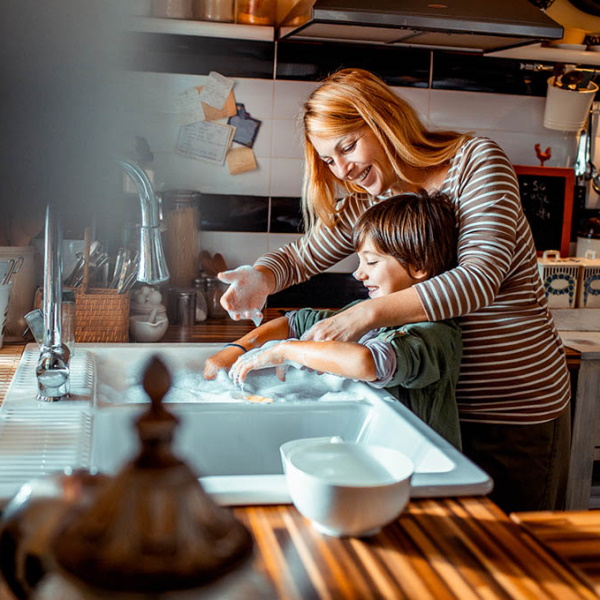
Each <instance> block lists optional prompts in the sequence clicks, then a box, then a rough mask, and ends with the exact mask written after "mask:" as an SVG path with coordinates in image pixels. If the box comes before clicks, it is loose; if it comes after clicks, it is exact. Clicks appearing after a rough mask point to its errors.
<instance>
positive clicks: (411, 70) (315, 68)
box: [276, 40, 430, 87]
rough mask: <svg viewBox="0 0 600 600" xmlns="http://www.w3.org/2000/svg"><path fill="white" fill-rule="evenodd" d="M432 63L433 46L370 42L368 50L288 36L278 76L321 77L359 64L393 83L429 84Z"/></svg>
mask: <svg viewBox="0 0 600 600" xmlns="http://www.w3.org/2000/svg"><path fill="white" fill-rule="evenodd" d="M400 64H401V65H402V68H401V69H399V68H398V65H400ZM429 64H430V52H429V50H422V49H412V48H399V47H393V46H369V47H368V51H366V47H365V46H364V45H362V44H347V43H340V42H319V41H311V42H302V41H286V40H284V41H281V42H279V44H278V48H277V74H276V77H277V79H292V80H293V79H299V80H302V81H320V80H322V79H324V78H325V77H326V76H327V75H329V74H330V73H333V72H334V71H337V70H338V69H340V68H345V67H355V68H361V69H366V70H368V71H372V72H374V73H377V74H378V75H379V76H380V77H382V78H383V79H384V80H385V81H387V82H388V83H389V84H390V85H401V86H408V87H427V86H428V81H429Z"/></svg>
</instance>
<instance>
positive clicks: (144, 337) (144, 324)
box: [129, 315, 169, 342]
mask: <svg viewBox="0 0 600 600" xmlns="http://www.w3.org/2000/svg"><path fill="white" fill-rule="evenodd" d="M168 327H169V319H167V317H166V316H161V315H158V316H157V317H156V320H155V322H154V323H150V321H148V315H132V316H130V317H129V333H130V334H131V337H132V338H133V339H134V340H135V341H136V342H158V341H160V340H162V339H163V337H164V335H165V333H167V328H168Z"/></svg>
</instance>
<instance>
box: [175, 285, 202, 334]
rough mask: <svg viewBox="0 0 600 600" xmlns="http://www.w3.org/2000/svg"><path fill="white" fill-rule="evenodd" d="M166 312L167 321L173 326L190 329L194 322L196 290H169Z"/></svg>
mask: <svg viewBox="0 0 600 600" xmlns="http://www.w3.org/2000/svg"><path fill="white" fill-rule="evenodd" d="M168 311H169V313H168V314H169V320H170V321H171V322H172V323H173V324H174V325H183V326H184V327H191V326H192V325H193V324H194V323H195V322H196V290H195V289H194V288H188V289H182V288H171V289H169V300H168Z"/></svg>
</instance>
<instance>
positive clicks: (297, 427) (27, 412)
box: [0, 344, 492, 505]
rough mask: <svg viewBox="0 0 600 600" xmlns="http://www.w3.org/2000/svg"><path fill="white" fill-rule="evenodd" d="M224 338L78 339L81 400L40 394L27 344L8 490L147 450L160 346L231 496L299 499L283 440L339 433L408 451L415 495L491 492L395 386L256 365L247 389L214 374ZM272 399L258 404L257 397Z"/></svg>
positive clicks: (12, 393)
mask: <svg viewBox="0 0 600 600" xmlns="http://www.w3.org/2000/svg"><path fill="white" fill-rule="evenodd" d="M221 346H222V345H221V344H161V345H155V344H119V345H116V346H115V345H108V344H79V345H78V346H77V349H76V354H75V357H74V359H73V361H72V396H73V397H72V399H69V400H64V401H61V402H57V403H51V404H47V403H41V402H39V401H37V400H35V389H36V381H35V364H36V362H37V357H38V354H39V351H38V349H37V346H35V345H30V346H28V347H27V349H26V350H25V353H24V355H23V358H22V360H21V363H20V365H19V367H18V369H17V373H16V375H15V378H14V380H13V383H12V384H11V387H10V388H9V390H8V392H7V395H6V399H5V401H4V403H3V405H2V407H1V408H0V497H10V496H11V495H12V494H14V492H15V491H16V490H17V489H18V487H19V486H20V485H21V484H22V483H23V482H24V481H26V480H27V479H30V478H32V477H35V476H40V475H43V474H45V473H47V472H51V471H53V470H56V469H61V468H64V467H66V466H72V467H92V466H93V467H97V468H98V469H99V470H101V471H103V472H106V473H109V474H112V473H115V472H116V471H117V470H118V469H119V468H120V466H121V465H122V464H123V463H124V461H126V460H127V459H129V458H131V457H132V456H133V455H134V454H135V452H136V449H137V440H136V437H135V432H134V430H133V429H132V422H133V420H134V419H135V417H136V416H137V415H139V414H140V412H141V411H142V410H143V409H144V406H143V403H144V402H146V401H147V399H146V397H145V394H144V392H143V390H142V388H141V385H140V381H141V375H142V373H143V370H144V367H145V365H146V363H147V360H148V358H149V357H150V356H151V355H153V354H155V353H158V354H160V355H161V357H162V358H163V359H164V360H165V362H166V363H167V364H168V365H169V366H170V369H171V372H172V375H173V386H172V388H171V391H170V392H169V394H168V395H167V397H166V398H165V401H166V402H167V403H168V405H169V409H170V410H172V411H173V412H174V413H175V414H177V415H178V416H179V417H180V419H181V424H180V426H179V429H178V430H177V436H176V443H175V448H176V451H177V453H179V454H180V455H181V456H182V457H183V458H185V459H186V460H187V461H188V463H189V464H190V465H191V466H192V468H194V469H195V470H196V471H197V473H198V474H199V476H200V479H201V481H202V483H203V485H204V487H205V489H206V490H207V491H208V492H210V493H211V494H213V496H214V497H215V499H216V500H217V501H218V502H219V503H221V504H229V505H233V504H270V503H282V502H284V503H285V502H290V498H289V495H288V493H287V488H286V485H285V478H284V476H283V470H282V467H281V462H280V454H279V446H280V445H281V444H282V443H284V442H287V441H289V440H292V439H299V438H311V437H333V436H340V437H342V438H343V439H344V440H346V441H363V442H371V443H376V444H380V445H384V446H389V447H391V448H395V449H397V450H400V451H402V452H404V453H405V454H407V455H408V456H409V457H410V458H411V459H412V461H413V462H414V464H415V466H416V472H415V475H414V476H413V479H412V488H411V496H412V497H439V496H457V495H458V496H464V495H482V494H486V493H488V492H489V491H490V490H491V487H492V482H491V480H490V478H489V477H488V476H487V475H486V474H485V473H484V472H483V471H481V470H480V469H479V468H478V467H476V466H475V465H474V464H473V463H472V462H470V461H469V460H468V459H467V458H465V457H464V456H463V455H462V454H461V453H460V452H458V451H457V450H456V449H455V448H454V447H452V446H451V445H450V444H448V443H447V442H446V441H445V440H444V439H442V438H441V437H440V436H438V435H437V434H436V433H435V432H433V431H432V430H431V429H429V428H428V427H427V426H426V425H424V424H423V423H422V422H421V421H420V420H419V419H417V418H416V417H415V416H414V415H413V414H412V413H411V412H410V411H408V410H407V409H406V408H405V407H404V406H402V405H401V404H400V403H398V402H397V401H396V400H395V399H393V398H392V397H391V396H390V395H388V394H387V393H385V392H384V391H379V390H374V389H373V388H371V387H369V386H368V385H366V384H363V383H360V382H355V381H350V380H344V379H341V378H339V377H335V376H329V375H317V374H316V373H310V372H308V371H305V370H302V371H300V370H297V369H293V368H292V369H290V370H289V371H288V376H287V379H286V382H285V383H281V382H279V381H278V380H277V379H276V377H275V375H274V374H273V373H272V372H271V371H270V370H268V371H262V372H259V373H258V374H252V375H251V377H250V378H249V380H248V385H247V386H245V388H244V390H239V389H237V388H234V386H233V385H232V384H231V382H228V381H227V380H225V382H224V381H220V382H219V385H218V384H217V382H205V381H203V380H202V378H201V373H202V368H203V364H204V360H205V359H206V357H207V356H209V355H211V354H212V353H213V352H215V351H216V350H217V349H219V348H220V347H221ZM257 395H258V396H260V398H259V399H264V398H268V399H269V400H272V402H260V403H254V402H249V401H248V400H247V398H248V397H249V396H254V398H253V399H254V400H256V399H257V398H256V396H257Z"/></svg>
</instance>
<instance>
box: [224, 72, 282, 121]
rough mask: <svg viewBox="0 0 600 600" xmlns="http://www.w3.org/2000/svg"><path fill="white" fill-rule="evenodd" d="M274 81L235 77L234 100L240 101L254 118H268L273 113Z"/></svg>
mask: <svg viewBox="0 0 600 600" xmlns="http://www.w3.org/2000/svg"><path fill="white" fill-rule="evenodd" d="M274 85H275V83H274V81H272V80H270V79H269V80H265V79H247V78H237V79H236V80H235V85H234V88H233V91H234V94H235V99H236V102H241V103H242V104H243V105H244V107H245V108H246V111H247V112H249V113H250V115H251V116H252V117H253V118H255V119H270V118H272V114H273V93H274V91H273V90H274Z"/></svg>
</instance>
